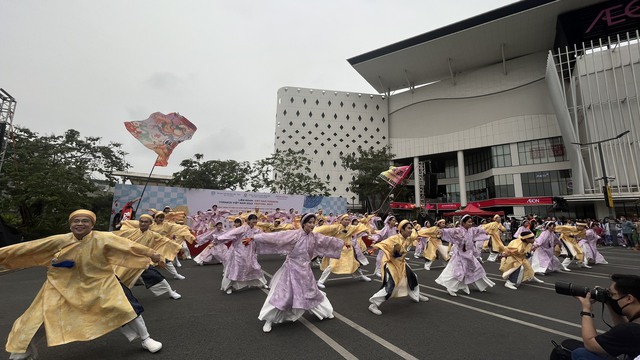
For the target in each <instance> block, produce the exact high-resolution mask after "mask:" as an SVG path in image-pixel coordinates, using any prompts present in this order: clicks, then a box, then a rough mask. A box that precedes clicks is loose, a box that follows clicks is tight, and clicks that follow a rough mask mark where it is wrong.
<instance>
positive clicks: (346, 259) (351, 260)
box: [313, 224, 369, 274]
mask: <svg viewBox="0 0 640 360" xmlns="http://www.w3.org/2000/svg"><path fill="white" fill-rule="evenodd" d="M313 232H317V233H320V234H322V235H325V236H332V237H335V238H338V239H340V240H342V241H344V244H345V246H343V247H342V253H341V254H340V258H338V259H331V258H328V257H325V258H323V259H322V264H320V270H323V271H324V270H325V269H326V268H327V266H329V265H331V272H332V273H334V274H353V273H354V272H355V271H356V270H358V267H360V263H359V262H358V260H356V257H355V253H354V248H353V246H351V237H352V236H354V235H357V234H359V233H363V232H366V233H369V226H367V225H363V224H359V225H349V226H347V227H346V228H345V227H344V226H342V225H341V224H334V225H323V226H318V227H316V228H315V229H313ZM358 240H359V241H358V245H359V246H360V249H361V250H362V247H363V246H364V249H366V245H364V242H362V239H358ZM361 243H362V244H361ZM347 244H348V245H349V247H347V246H346V245H347Z"/></svg>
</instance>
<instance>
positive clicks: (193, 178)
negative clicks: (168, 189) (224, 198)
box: [169, 154, 251, 190]
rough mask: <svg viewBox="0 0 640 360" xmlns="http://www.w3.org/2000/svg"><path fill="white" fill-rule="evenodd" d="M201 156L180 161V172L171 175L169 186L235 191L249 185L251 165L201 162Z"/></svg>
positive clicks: (230, 161) (214, 161)
mask: <svg viewBox="0 0 640 360" xmlns="http://www.w3.org/2000/svg"><path fill="white" fill-rule="evenodd" d="M202 158H203V155H202V154H195V155H194V156H193V159H187V160H182V162H180V166H181V167H182V168H183V169H182V170H180V171H178V172H176V173H173V180H171V182H169V185H170V186H181V187H185V188H190V189H215V190H236V189H238V188H240V189H242V188H245V187H246V186H247V185H248V183H249V174H250V173H251V165H250V164H249V162H247V161H243V162H238V161H235V160H208V161H202Z"/></svg>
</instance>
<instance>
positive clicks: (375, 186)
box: [340, 146, 395, 210]
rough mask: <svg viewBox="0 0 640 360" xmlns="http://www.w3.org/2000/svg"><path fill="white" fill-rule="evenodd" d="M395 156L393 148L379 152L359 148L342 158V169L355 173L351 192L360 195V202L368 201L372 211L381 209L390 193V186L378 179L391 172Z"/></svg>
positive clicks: (385, 148)
mask: <svg viewBox="0 0 640 360" xmlns="http://www.w3.org/2000/svg"><path fill="white" fill-rule="evenodd" d="M394 156H395V155H394V154H392V153H391V147H390V146H385V147H383V148H381V149H379V150H375V149H366V150H365V149H363V148H358V152H357V153H356V154H355V155H354V154H347V155H343V156H340V160H342V167H343V168H344V169H345V170H351V171H354V172H355V173H356V174H355V179H354V180H352V181H351V182H349V186H350V188H351V191H352V192H354V193H356V194H358V196H359V198H360V201H363V200H367V201H368V202H369V204H370V205H371V207H372V208H373V209H372V210H375V209H378V208H380V207H381V206H382V205H383V204H382V201H383V200H384V197H385V196H386V195H387V194H388V193H389V190H390V189H389V184H387V183H386V182H384V181H382V180H380V178H379V177H378V176H379V175H380V173H381V172H383V171H386V170H389V164H390V163H391V160H392V159H393V157H394Z"/></svg>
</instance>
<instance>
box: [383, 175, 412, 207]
mask: <svg viewBox="0 0 640 360" xmlns="http://www.w3.org/2000/svg"><path fill="white" fill-rule="evenodd" d="M411 174H413V167H412V168H411V172H410V173H409V174H408V175H407V176H405V177H404V179H402V180H401V181H399V182H398V183H397V184H395V185H393V187H392V188H391V191H389V193H388V194H387V196H385V198H384V200H382V202H381V203H380V207H379V208H378V209H377V210H376V211H374V213H377V212H378V211H380V209H382V207H383V206H384V203H385V201H387V199H388V198H389V196H390V195H391V194H392V193H393V190H395V189H396V187H398V184H400V183H401V182H403V181H404V180H405V179H406V178H408V177H409V176H411Z"/></svg>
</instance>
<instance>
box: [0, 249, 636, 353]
mask: <svg viewBox="0 0 640 360" xmlns="http://www.w3.org/2000/svg"><path fill="white" fill-rule="evenodd" d="M600 251H601V252H602V254H603V255H604V257H605V258H606V259H607V260H608V261H609V264H608V265H596V266H594V267H593V268H592V269H582V268H578V267H576V266H575V265H572V267H571V268H572V270H573V271H571V272H559V273H553V274H550V275H547V276H542V277H540V278H541V279H542V280H544V281H545V283H544V284H537V283H525V284H522V286H521V287H520V288H519V289H518V290H515V291H514V290H509V289H507V288H505V287H504V283H505V281H504V280H503V279H502V278H501V277H500V272H499V271H498V263H488V262H485V263H484V267H485V269H486V271H487V274H488V277H489V278H490V279H491V280H493V281H494V282H495V283H496V286H495V287H493V288H490V289H489V290H488V291H487V292H484V293H480V292H477V291H472V292H471V294H470V295H465V294H460V295H459V296H457V297H451V296H449V295H448V294H447V292H446V291H445V289H444V288H443V287H441V286H439V285H438V284H436V283H435V281H434V280H435V279H436V278H437V277H438V275H439V274H440V272H441V271H442V269H443V266H442V264H441V263H439V262H438V261H436V263H435V264H434V265H433V267H432V268H431V270H430V271H426V270H424V269H423V264H424V260H422V259H415V258H414V257H413V253H412V252H411V253H409V254H410V257H409V260H408V261H409V264H410V265H411V267H412V268H413V269H414V271H415V272H416V274H417V275H418V281H419V283H420V290H421V292H422V294H423V295H426V296H428V297H429V298H430V301H428V302H424V303H414V302H412V301H411V300H410V299H409V298H408V297H407V298H399V299H391V300H389V301H387V302H385V303H383V304H382V305H381V306H380V310H382V312H383V314H382V315H380V316H377V315H374V314H372V313H371V312H369V311H368V309H367V307H368V305H369V302H368V299H369V297H370V296H371V295H373V294H374V293H375V292H376V291H377V290H378V289H379V288H380V286H381V282H380V279H378V278H376V277H373V275H372V273H373V268H374V265H375V257H373V256H369V261H370V264H369V265H367V266H365V267H364V271H365V273H366V274H368V275H370V276H371V278H372V279H373V281H371V282H362V281H357V280H354V279H353V278H351V277H350V276H337V275H333V274H332V276H331V277H329V280H328V281H327V283H326V289H325V290H324V291H325V292H326V293H327V296H328V297H329V300H330V301H331V303H332V304H333V307H334V309H335V313H334V314H335V319H332V320H322V321H320V320H318V319H317V318H315V317H314V316H313V315H311V314H309V313H306V314H305V315H304V316H303V317H302V318H301V319H300V320H298V321H297V322H295V323H285V324H276V325H274V326H273V330H272V332H271V333H267V334H265V333H263V332H262V324H263V323H262V322H261V321H259V320H258V312H259V310H260V308H261V307H262V304H263V302H264V300H265V298H266V296H267V293H266V291H265V290H263V289H257V288H252V289H247V290H242V291H237V292H234V293H233V294H231V295H227V294H226V293H224V292H222V291H220V282H221V279H222V267H221V265H205V266H198V265H196V264H195V262H193V261H191V260H183V261H182V264H183V266H182V267H181V268H178V271H179V272H180V273H181V274H182V275H184V276H186V279H185V280H173V279H171V278H170V277H169V275H168V274H167V273H164V274H165V276H167V277H168V280H169V282H170V283H171V286H172V287H173V288H174V289H175V290H177V291H178V292H179V293H180V294H182V299H179V300H173V299H170V298H169V296H168V295H163V296H160V297H155V296H154V295H153V294H152V293H151V292H150V291H148V290H146V289H145V288H144V287H143V286H136V287H134V288H133V292H134V294H135V295H136V297H138V299H139V300H140V302H141V303H142V304H143V305H144V307H145V312H144V314H143V316H144V319H145V322H146V324H147V327H148V329H149V332H150V334H151V337H152V338H154V339H156V340H158V341H160V342H162V343H163V348H162V350H161V351H160V352H158V353H156V354H150V353H148V352H147V351H146V350H144V349H142V347H141V346H140V343H139V342H133V343H129V342H127V340H126V339H125V338H124V336H123V335H122V334H120V333H119V332H118V331H115V332H112V333H110V334H107V335H105V336H103V337H101V338H99V339H95V340H92V341H88V342H77V343H71V344H66V345H62V346H56V347H47V346H46V339H45V335H44V331H43V329H40V331H39V332H38V334H37V335H36V337H35V342H36V344H37V348H38V350H39V359H65V360H87V359H92V360H93V359H98V360H100V359H105V360H107V359H156V360H160V359H214V358H225V359H305V360H311V359H343V358H344V359H456V360H457V359H548V358H549V353H550V351H551V348H552V345H551V340H552V339H555V340H556V341H560V340H562V339H564V338H574V339H579V338H580V316H579V312H580V305H579V303H578V301H577V300H575V299H573V298H572V297H569V296H562V295H558V294H556V293H555V291H554V283H555V282H556V281H568V282H572V283H575V284H580V285H586V286H594V285H600V286H604V287H606V286H608V285H609V283H610V280H609V277H610V275H611V274H614V273H627V274H638V273H640V262H639V261H638V260H639V259H640V252H638V251H634V250H628V249H623V248H612V247H607V248H601V249H600ZM483 255H484V258H485V259H486V257H487V254H483ZM259 259H260V263H261V265H262V267H263V270H264V272H265V274H266V277H267V279H270V278H271V276H272V275H273V274H274V273H275V272H276V271H277V269H278V268H279V267H280V266H281V265H282V262H283V261H284V257H283V256H280V255H270V256H261V257H260V258H259ZM314 272H315V274H316V278H318V277H319V276H320V270H319V269H314ZM45 279H46V270H45V269H43V268H34V269H25V270H19V271H10V272H6V273H2V274H0V339H3V340H4V341H6V338H7V335H8V333H9V331H10V330H11V326H12V324H13V322H14V321H15V319H16V318H18V317H19V316H20V314H22V313H23V312H24V310H26V308H27V307H28V306H29V305H30V303H31V301H32V300H33V298H34V297H35V295H36V294H37V292H38V290H39V289H40V287H41V286H42V283H43V282H44V281H45ZM594 311H595V312H596V324H597V326H598V329H599V330H605V329H607V326H606V325H605V324H604V323H603V322H602V315H601V310H600V307H599V306H597V305H596V306H595V307H594ZM605 313H606V311H605ZM605 318H606V319H607V320H608V315H605ZM608 321H609V320H608ZM609 322H610V321H609ZM5 354H6V353H5ZM1 357H2V356H0V358H1ZM5 358H8V354H6V357H5Z"/></svg>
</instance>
